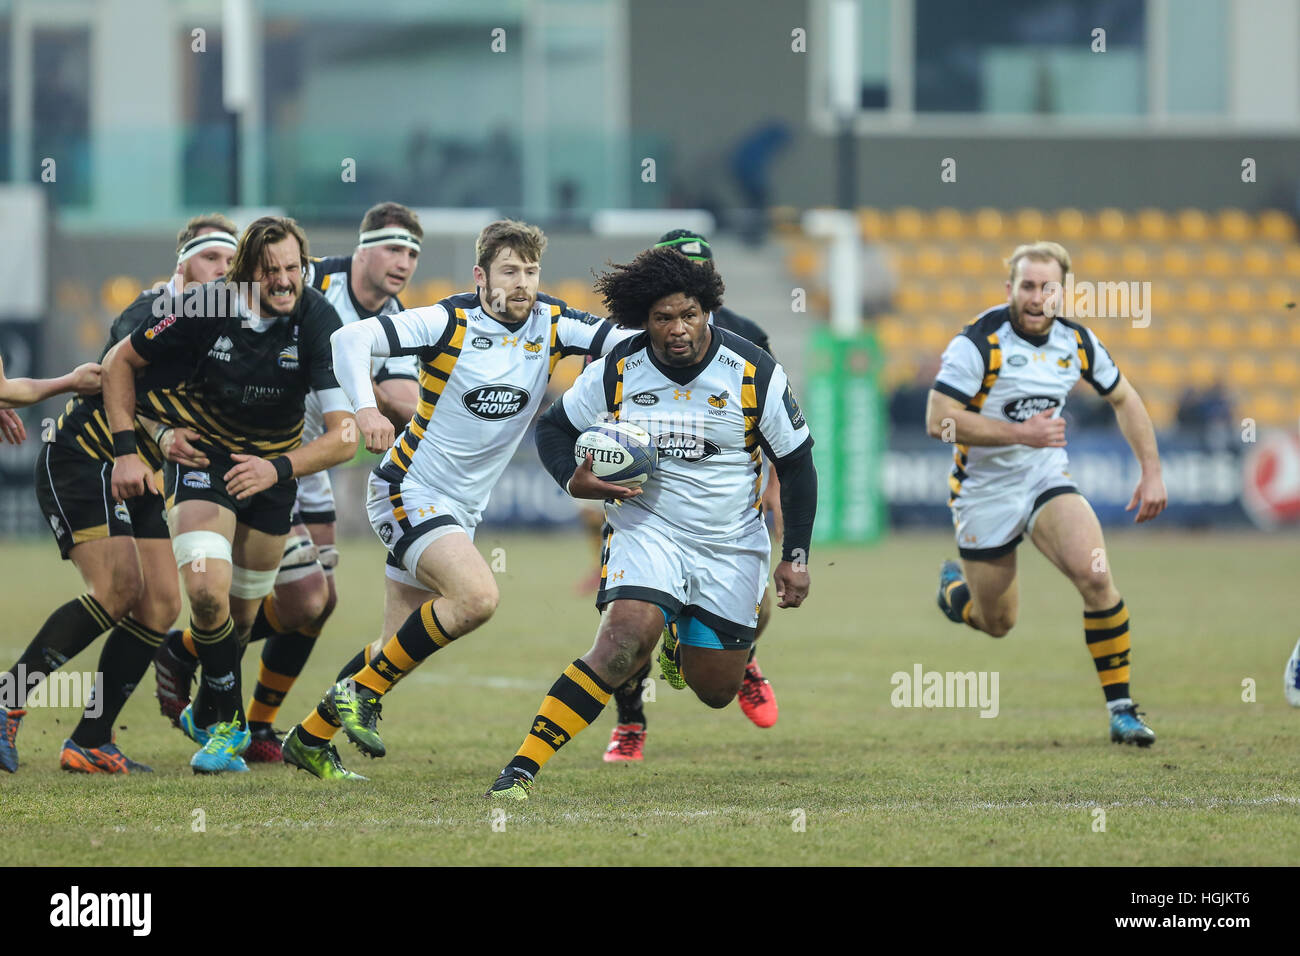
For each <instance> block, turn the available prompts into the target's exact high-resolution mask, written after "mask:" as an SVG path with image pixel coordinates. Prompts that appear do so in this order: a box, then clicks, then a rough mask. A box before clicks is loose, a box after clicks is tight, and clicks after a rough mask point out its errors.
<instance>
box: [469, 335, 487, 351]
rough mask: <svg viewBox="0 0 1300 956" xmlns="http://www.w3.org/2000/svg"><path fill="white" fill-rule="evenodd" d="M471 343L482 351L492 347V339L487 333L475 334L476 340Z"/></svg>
mask: <svg viewBox="0 0 1300 956" xmlns="http://www.w3.org/2000/svg"><path fill="white" fill-rule="evenodd" d="M470 345H472V346H474V348H476V349H478V350H479V351H480V352H486V351H487V350H488V349H490V348H491V347H492V340H491V339H490V338H488V337H487V336H486V335H476V336H474V341H472V342H471V343H470Z"/></svg>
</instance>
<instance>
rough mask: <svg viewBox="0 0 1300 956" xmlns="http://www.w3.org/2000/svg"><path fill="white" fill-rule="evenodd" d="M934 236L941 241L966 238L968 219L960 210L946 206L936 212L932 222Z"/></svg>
mask: <svg viewBox="0 0 1300 956" xmlns="http://www.w3.org/2000/svg"><path fill="white" fill-rule="evenodd" d="M931 224H932V226H933V229H934V234H935V236H936V237H937V238H939V239H947V240H950V241H956V240H961V239H965V238H966V217H965V216H963V215H962V213H961V210H960V209H953V208H952V207H950V206H944V207H943V208H941V209H936V210H935V211H934V216H933V218H932V220H931Z"/></svg>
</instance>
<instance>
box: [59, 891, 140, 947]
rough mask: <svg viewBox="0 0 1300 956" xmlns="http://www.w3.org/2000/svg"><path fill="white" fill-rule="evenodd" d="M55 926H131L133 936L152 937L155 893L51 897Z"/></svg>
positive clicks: (62, 894) (76, 893)
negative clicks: (150, 932) (150, 934)
mask: <svg viewBox="0 0 1300 956" xmlns="http://www.w3.org/2000/svg"><path fill="white" fill-rule="evenodd" d="M50 907H51V909H50V925H51V926H68V927H80V926H129V927H130V928H131V932H132V935H134V936H148V935H149V931H150V929H151V928H152V924H153V919H152V911H153V894H152V893H84V894H83V893H82V892H81V888H80V887H78V886H74V887H73V888H72V891H71V892H70V893H55V894H54V895H53V896H51V897H50Z"/></svg>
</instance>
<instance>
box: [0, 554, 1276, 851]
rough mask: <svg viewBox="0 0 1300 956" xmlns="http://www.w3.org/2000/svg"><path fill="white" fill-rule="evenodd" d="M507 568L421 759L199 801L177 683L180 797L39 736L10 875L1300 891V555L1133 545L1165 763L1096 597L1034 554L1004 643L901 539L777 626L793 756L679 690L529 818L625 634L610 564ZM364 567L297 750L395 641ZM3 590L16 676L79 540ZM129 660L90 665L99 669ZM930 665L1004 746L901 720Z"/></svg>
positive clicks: (55, 733)
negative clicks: (1096, 628) (913, 682)
mask: <svg viewBox="0 0 1300 956" xmlns="http://www.w3.org/2000/svg"><path fill="white" fill-rule="evenodd" d="M478 543H479V546H480V549H481V550H482V551H483V553H484V554H485V555H491V554H492V553H493V549H494V548H501V549H503V551H502V552H500V556H503V557H504V559H505V566H506V570H505V571H504V572H503V573H501V574H500V576H499V577H500V583H501V590H502V603H501V608H500V610H499V611H498V613H497V616H496V617H495V618H494V619H493V621H492V622H490V623H489V625H488V626H487V627H485V628H483V629H482V630H481V631H479V632H478V633H476V634H474V635H473V636H471V637H470V638H467V639H466V640H465V641H464V642H463V643H460V644H457V645H454V646H453V647H451V648H449V649H448V650H446V651H442V652H439V653H438V654H437V655H435V656H434V657H433V658H432V659H431V660H430V661H428V662H426V663H425V664H424V665H423V666H422V667H421V669H420V670H419V671H417V672H416V673H415V674H413V675H412V676H411V677H409V678H408V679H407V680H406V681H405V682H404V683H403V684H402V685H401V686H400V687H398V688H397V690H396V691H395V692H394V693H393V694H392V696H391V697H390V698H389V700H388V701H387V702H386V704H385V708H384V721H383V723H382V724H380V730H381V732H382V733H383V735H384V738H385V740H386V742H387V744H388V748H389V753H390V756H389V757H387V758H385V759H383V760H378V761H369V760H366V759H365V758H363V757H362V756H361V755H360V754H358V753H357V751H356V750H355V749H354V748H352V747H351V746H350V745H349V744H347V743H346V741H344V740H343V738H342V737H340V738H339V740H340V741H342V742H341V744H340V750H341V752H342V753H343V756H344V761H345V763H347V764H348V765H349V766H351V767H353V768H354V769H356V770H358V771H360V772H362V773H365V774H367V775H369V776H370V777H371V779H370V782H368V783H363V784H357V785H342V784H333V785H327V784H324V783H322V782H320V781H317V780H315V779H314V778H311V777H309V776H307V775H306V774H304V773H301V772H298V771H290V769H289V768H287V767H282V766H254V768H253V772H252V773H251V774H241V775H223V776H220V777H216V778H200V777H195V776H194V775H193V774H192V773H191V772H190V770H189V766H188V761H189V758H190V756H191V754H192V753H193V751H194V749H195V748H194V746H193V745H192V744H190V742H189V741H188V740H186V739H185V738H183V737H182V736H181V735H180V733H179V732H177V731H175V730H173V729H171V727H170V726H169V725H168V724H167V723H166V722H165V721H164V720H163V719H162V718H161V717H159V716H158V712H157V708H156V705H155V702H154V700H153V696H152V691H153V676H152V673H150V674H149V675H147V676H146V678H145V680H144V681H143V682H142V685H141V687H140V689H139V690H138V691H137V692H136V695H135V696H134V698H133V699H132V700H131V701H130V703H129V704H128V706H127V708H126V711H125V712H124V713H123V715H122V718H121V720H120V721H119V724H120V729H119V731H118V743H119V744H120V745H121V746H122V747H123V749H124V750H126V752H127V753H129V754H130V755H131V756H132V757H133V758H134V759H137V760H141V761H144V762H146V763H149V764H152V765H153V766H154V768H155V770H156V771H157V772H156V773H154V774H152V775H141V776H132V777H129V778H113V777H107V776H91V777H85V776H80V775H72V774H67V773H63V772H62V771H60V770H59V768H58V751H59V747H60V745H61V744H62V741H63V738H64V737H65V736H66V735H67V734H68V733H69V732H70V731H71V728H72V726H73V725H74V724H75V723H76V714H75V713H74V712H72V711H71V710H33V711H31V712H30V713H29V716H28V717H27V718H26V720H25V721H24V723H23V728H22V731H21V732H20V734H19V737H18V745H19V750H20V754H21V757H22V766H21V768H20V771H19V773H17V774H16V775H13V776H9V775H7V774H0V843H2V844H3V845H4V847H5V851H6V853H5V855H6V859H7V861H8V863H9V865H11V866H24V865H31V864H47V865H49V864H59V865H77V864H83V865H84V864H90V865H95V864H106V865H132V864H155V865H186V864H208V865H240V866H250V865H252V866H257V865H281V864H290V865H295V864H327V865H339V864H345V865H346V864H352V863H362V862H364V863H371V864H373V863H390V864H409V865H447V864H461V863H467V864H570V863H573V864H632V865H635V864H715V865H734V864H749V863H761V864H940V865H952V864H993V865H1016V864H1070V865H1091V864H1108V865H1144V866H1156V865H1205V864H1216V865H1217V864H1245V865H1254V864H1272V865H1279V864H1280V865H1289V864H1292V863H1294V853H1293V851H1294V847H1296V846H1297V845H1300V814H1297V812H1296V811H1297V806H1298V805H1300V776H1298V775H1297V772H1296V759H1295V753H1296V750H1295V743H1296V736H1297V732H1300V713H1297V712H1295V711H1293V710H1291V709H1290V708H1289V707H1287V706H1286V704H1285V702H1284V701H1283V699H1282V694H1281V689H1280V686H1279V685H1280V683H1281V681H1280V677H1281V671H1282V667H1283V663H1284V661H1285V660H1286V657H1287V655H1288V654H1289V653H1290V650H1291V647H1292V646H1293V645H1294V643H1295V640H1296V637H1297V634H1296V629H1295V628H1294V626H1293V624H1292V622H1293V621H1294V619H1295V618H1294V613H1293V609H1294V601H1295V587H1296V580H1297V578H1296V570H1297V559H1296V556H1295V555H1296V551H1295V547H1296V546H1295V541H1294V540H1288V539H1286V538H1282V537H1275V538H1270V537H1263V536H1260V537H1255V536H1242V537H1229V536H1222V535H1220V536H1182V535H1164V534H1160V533H1150V532H1139V533H1126V534H1113V535H1112V540H1111V542H1110V546H1111V547H1110V559H1111V563H1112V566H1113V568H1114V572H1115V575H1116V580H1117V582H1118V584H1119V587H1120V590H1121V592H1122V593H1123V595H1124V597H1125V600H1126V602H1127V603H1128V605H1129V608H1130V612H1131V614H1132V622H1133V636H1134V648H1135V650H1134V654H1133V660H1134V684H1133V690H1134V695H1135V697H1136V699H1137V700H1138V701H1140V703H1141V705H1142V708H1143V709H1144V710H1145V711H1147V713H1148V721H1149V722H1150V724H1151V725H1152V726H1153V727H1154V728H1155V730H1156V731H1157V733H1158V734H1159V741H1158V742H1157V743H1156V745H1155V746H1154V747H1153V748H1151V749H1150V750H1145V751H1141V750H1137V749H1134V748H1129V747H1125V748H1121V747H1118V746H1115V745H1113V744H1111V743H1109V741H1108V735H1107V724H1106V713H1105V710H1104V707H1103V701H1102V695H1101V691H1100V689H1099V686H1098V683H1097V679H1096V676H1095V673H1094V671H1093V667H1092V661H1091V658H1090V657H1089V655H1088V653H1087V651H1086V649H1085V647H1084V642H1083V635H1082V620H1081V614H1080V611H1081V608H1080V603H1079V600H1078V597H1077V595H1076V594H1075V593H1074V592H1073V590H1072V589H1071V588H1070V586H1069V584H1068V583H1067V582H1066V580H1065V579H1064V578H1063V577H1061V576H1060V575H1059V574H1057V573H1056V572H1055V571H1054V570H1053V569H1052V568H1051V567H1050V566H1049V565H1048V564H1047V563H1046V561H1045V560H1044V559H1042V557H1041V556H1039V555H1038V554H1037V552H1036V551H1034V550H1033V548H1032V547H1031V546H1029V545H1026V546H1024V547H1022V548H1021V549H1020V554H1021V560H1020V564H1021V613H1020V619H1019V624H1018V625H1017V627H1016V629H1015V630H1014V631H1013V632H1012V633H1011V634H1010V635H1009V636H1008V637H1006V638H1004V639H1002V640H1000V641H999V640H994V639H992V638H988V637H985V636H983V635H978V634H976V633H975V632H973V631H971V630H970V629H968V628H964V627H959V626H957V625H953V624H950V623H948V622H947V621H946V620H945V619H944V618H943V617H942V615H941V614H940V613H939V611H938V610H937V609H936V608H935V606H934V591H935V586H936V581H937V571H938V566H939V562H940V560H941V559H942V558H943V557H944V556H947V555H949V554H950V553H951V552H952V551H953V546H952V541H951V537H950V536H948V535H932V536H931V535H927V536H913V537H900V538H894V539H891V540H889V541H887V542H886V543H884V544H883V545H881V546H879V547H877V548H874V549H871V550H865V551H851V550H832V549H822V550H820V551H818V552H817V553H816V554H815V557H814V560H813V563H812V567H811V570H812V575H813V579H812V594H811V597H810V601H809V603H808V604H807V605H806V606H805V607H804V608H802V609H800V610H797V611H778V612H776V615H775V620H774V623H773V625H772V627H771V628H770V630H769V632H768V634H767V636H766V637H765V639H764V640H763V642H762V645H761V648H760V655H759V658H760V661H761V662H762V664H763V668H764V670H765V672H766V674H767V676H768V677H769V678H771V680H772V682H773V684H774V686H775V688H776V690H777V693H778V699H779V702H780V705H781V718H780V722H779V723H778V724H777V725H776V727H774V728H772V729H770V730H758V729H757V728H755V727H753V726H752V725H751V724H750V723H749V722H748V721H747V720H746V719H745V718H744V716H743V715H742V714H741V713H740V711H739V708H738V707H737V706H736V705H734V704H733V705H732V706H730V707H728V708H727V709H725V710H722V711H713V710H709V709H708V708H706V707H705V706H704V705H703V704H701V703H699V702H698V701H696V700H695V699H694V697H693V695H691V694H690V692H689V691H683V692H675V691H672V690H671V689H669V688H668V686H667V685H666V683H664V682H663V681H660V682H659V683H658V686H657V699H656V700H655V701H654V702H653V703H649V704H647V714H648V719H649V722H650V726H649V736H648V741H647V757H646V760H645V762H644V763H643V764H641V765H607V764H604V763H602V762H601V759H600V758H601V753H602V751H603V749H604V746H605V744H606V742H607V740H608V737H609V732H610V729H611V727H612V725H613V707H612V706H611V707H610V708H609V710H608V711H607V712H606V713H605V714H604V715H602V717H601V719H600V720H599V721H598V722H597V723H596V724H595V725H594V726H593V727H592V728H590V729H588V730H587V731H586V732H585V733H584V734H582V735H581V736H580V737H578V738H577V739H576V740H575V741H574V742H573V743H571V744H569V745H567V746H566V747H565V748H564V749H563V750H562V751H561V752H560V754H559V755H558V756H557V757H556V758H555V759H554V760H552V761H551V763H550V764H549V765H548V766H547V767H546V769H545V770H544V772H543V773H542V775H541V776H540V778H539V784H538V786H537V787H536V788H535V790H534V792H533V793H534V796H533V799H532V800H531V801H530V802H529V803H528V804H525V805H520V806H511V807H508V808H505V817H504V819H502V818H501V815H500V813H497V814H495V815H494V814H493V812H492V811H493V805H491V804H489V803H488V802H487V801H485V800H484V799H483V797H482V793H483V791H484V790H485V789H486V788H487V787H488V785H489V784H491V782H492V781H493V779H494V778H495V776H496V774H497V772H498V771H499V769H500V768H501V766H502V765H503V764H504V763H505V762H506V761H507V760H509V758H510V756H511V755H512V754H513V753H514V750H515V747H516V746H517V744H518V743H519V740H520V738H521V736H522V734H523V733H524V732H525V730H526V728H527V725H528V722H529V720H530V719H531V718H532V716H533V715H534V714H535V713H536V708H537V706H538V704H539V702H540V700H541V698H542V696H543V695H544V694H545V692H546V690H547V688H548V687H549V686H550V684H551V683H552V681H553V680H554V679H555V677H556V675H557V674H558V673H559V672H560V670H562V669H563V668H564V666H565V665H566V664H567V663H568V662H569V661H571V660H573V659H574V658H575V657H578V656H580V655H581V654H583V653H585V652H586V650H587V648H588V647H589V646H590V643H591V638H592V635H593V634H594V630H595V623H596V621H595V614H594V611H593V610H592V608H591V605H590V599H589V597H587V596H581V597H580V596H578V595H576V594H574V591H573V587H574V584H575V582H576V580H577V579H578V577H579V576H580V575H581V574H583V573H584V572H585V571H586V570H587V568H588V562H589V560H590V557H591V555H590V548H589V546H588V545H587V544H586V543H585V542H584V541H583V540H581V539H579V538H576V537H556V538H538V537H524V536H511V535H501V534H496V533H493V532H491V531H484V532H483V533H482V534H480V536H479V540H478ZM342 553H343V561H342V564H341V566H340V568H339V573H338V580H339V588H340V592H341V602H340V606H339V610H338V611H337V612H336V614H335V616H334V618H333V619H332V621H331V622H330V624H329V626H328V628H327V629H326V632H325V635H324V636H323V637H322V639H321V641H320V643H319V646H318V647H317V649H316V653H315V654H314V655H313V657H312V660H311V662H310V663H309V665H308V667H307V670H306V672H305V674H304V675H303V677H302V679H301V680H300V681H299V682H298V685H297V687H295V689H294V691H293V693H292V694H290V696H289V699H288V701H287V704H286V706H285V708H284V710H283V711H281V719H280V721H279V723H280V725H281V726H284V727H288V726H290V725H291V724H293V723H294V722H296V721H297V720H299V719H301V717H302V716H303V715H304V714H305V713H306V712H307V710H308V708H310V707H311V706H313V705H314V703H315V701H316V700H317V698H318V696H319V694H320V693H321V692H322V691H323V690H324V689H325V687H326V686H327V685H328V684H329V683H330V681H332V680H333V675H334V674H335V672H336V671H337V669H338V667H339V666H340V665H341V663H342V662H343V661H344V660H346V659H347V658H348V657H349V656H351V654H353V653H354V652H355V650H356V649H357V648H358V647H359V646H360V645H361V644H362V643H363V642H365V641H366V640H369V639H370V638H372V637H374V636H375V631H376V629H377V628H378V626H379V620H380V612H381V601H382V584H381V573H382V571H381V567H382V551H381V550H380V548H379V547H378V545H377V543H373V542H371V541H359V542H344V544H343V546H342ZM0 576H2V579H3V580H4V582H5V587H4V589H3V596H0V619H3V620H4V622H5V628H4V631H3V632H2V633H0V642H3V643H0V652H2V654H3V658H4V661H3V665H4V666H7V665H8V664H9V663H10V662H12V661H13V660H14V659H15V658H16V657H17V655H18V654H19V653H20V652H21V650H22V648H23V647H24V646H25V644H26V642H27V641H28V640H29V639H30V637H31V635H32V634H34V633H35V631H36V629H37V628H38V627H39V626H40V624H41V622H42V621H43V620H44V618H45V616H46V614H48V612H49V611H50V610H51V609H52V608H53V607H54V606H56V605H57V604H58V603H61V602H63V601H65V600H67V599H69V598H71V597H72V596H73V595H75V594H77V593H79V588H80V582H79V579H78V578H77V575H76V572H75V570H74V569H73V568H72V567H71V565H69V564H66V563H61V562H59V561H58V558H57V555H56V553H55V551H54V548H53V547H52V545H51V543H50V542H48V541H40V542H30V543H27V542H7V543H6V544H5V545H4V547H3V549H0ZM99 648H100V644H98V643H97V644H95V645H94V646H93V647H92V648H91V649H89V650H88V651H86V652H84V653H83V654H82V655H81V656H80V657H78V658H77V659H76V660H75V661H74V662H72V663H71V664H70V666H71V667H73V668H76V669H78V670H93V669H94V666H95V661H96V660H97V658H98V653H99ZM256 654H257V652H256V651H255V652H254V653H251V654H250V655H249V656H248V659H247V660H246V662H245V668H244V675H245V696H247V692H248V690H250V689H251V686H252V681H253V680H254V679H255V677H256V670H257V664H256ZM917 664H920V665H921V666H922V668H923V669H924V670H926V671H972V670H973V671H997V672H998V674H999V691H1000V698H999V712H998V715H997V717H996V718H992V719H988V718H981V717H980V716H979V715H978V712H977V710H975V709H970V708H967V709H925V708H908V709H902V708H895V707H894V706H892V704H891V695H892V693H893V690H894V687H893V684H892V683H891V675H893V674H894V673H895V672H899V671H902V672H906V673H909V674H910V673H911V672H912V671H913V669H914V667H915V665H917ZM1247 679H1251V680H1253V681H1254V682H1255V684H1256V687H1255V696H1256V700H1255V701H1254V702H1249V701H1247V700H1243V696H1246V697H1249V696H1250V694H1249V693H1248V691H1249V687H1248V686H1246V687H1243V681H1246V680H1247ZM1098 809H1100V810H1103V811H1104V827H1105V829H1104V831H1102V830H1099V829H1098V826H1099V824H1100V823H1101V822H1102V817H1101V815H1099V814H1097V813H1096V810H1098Z"/></svg>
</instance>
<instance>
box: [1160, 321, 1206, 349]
mask: <svg viewBox="0 0 1300 956" xmlns="http://www.w3.org/2000/svg"><path fill="white" fill-rule="evenodd" d="M1151 324H1152V325H1156V324H1157V323H1156V320H1155V319H1154V318H1153V319H1152V320H1151ZM1159 327H1160V328H1161V329H1163V330H1164V337H1165V342H1166V344H1168V345H1170V346H1171V347H1173V348H1176V349H1183V350H1186V351H1195V350H1196V349H1197V348H1198V347H1199V346H1200V344H1201V325H1200V323H1199V322H1192V321H1190V320H1189V319H1187V318H1185V317H1179V318H1169V319H1165V320H1164V321H1162V322H1160V323H1159Z"/></svg>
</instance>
